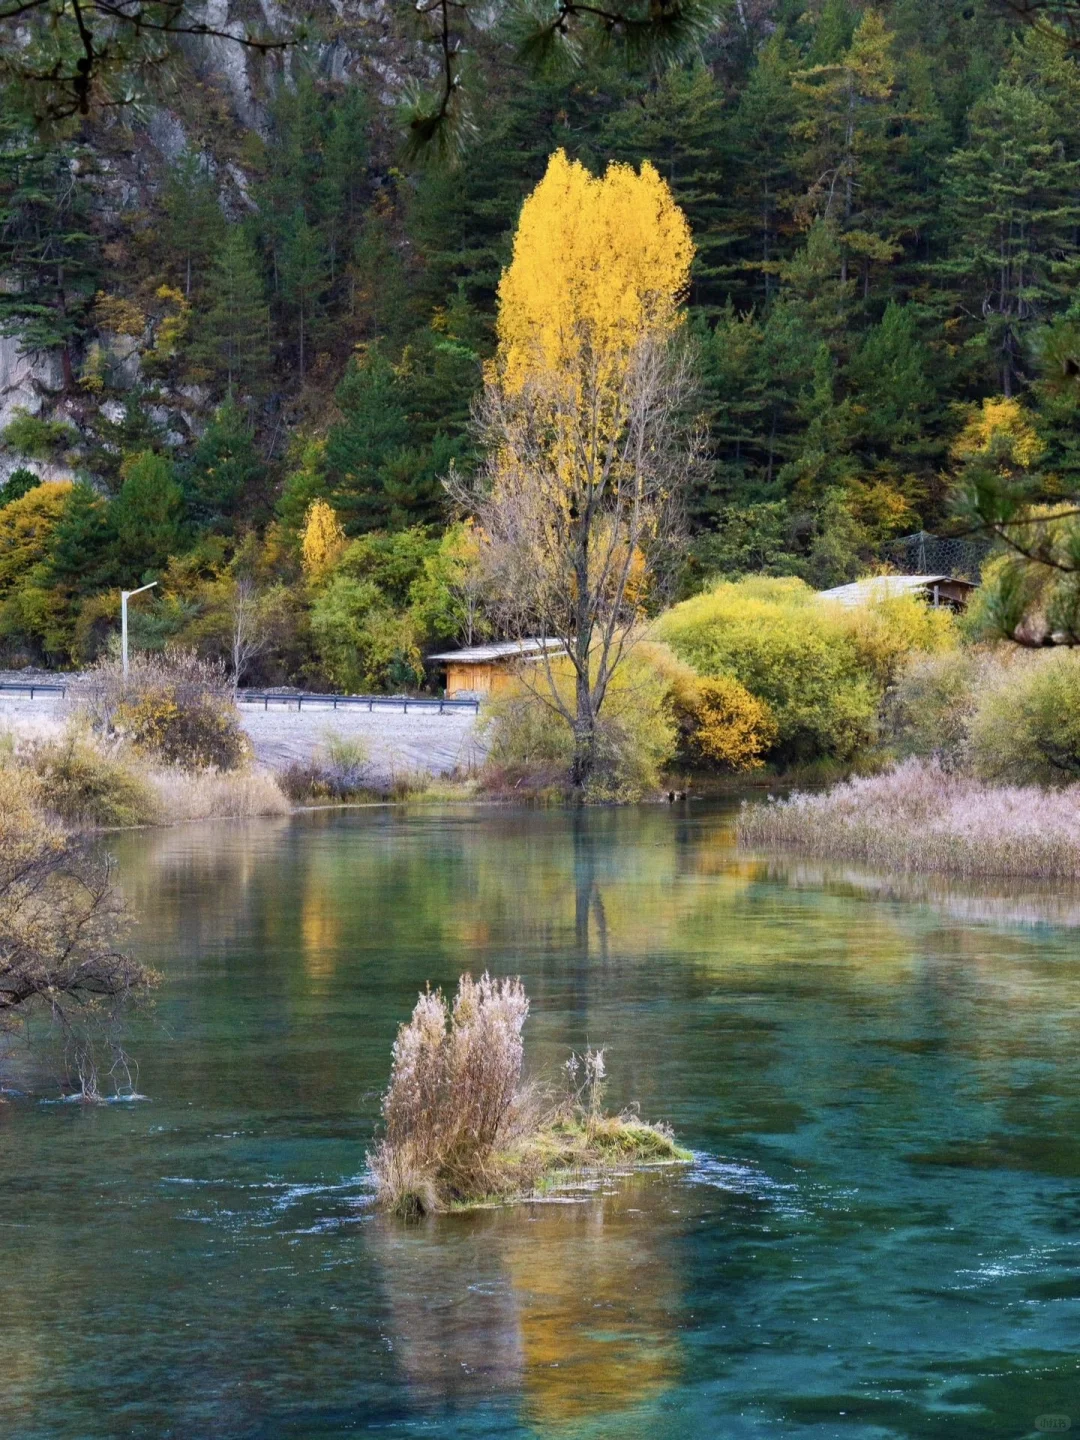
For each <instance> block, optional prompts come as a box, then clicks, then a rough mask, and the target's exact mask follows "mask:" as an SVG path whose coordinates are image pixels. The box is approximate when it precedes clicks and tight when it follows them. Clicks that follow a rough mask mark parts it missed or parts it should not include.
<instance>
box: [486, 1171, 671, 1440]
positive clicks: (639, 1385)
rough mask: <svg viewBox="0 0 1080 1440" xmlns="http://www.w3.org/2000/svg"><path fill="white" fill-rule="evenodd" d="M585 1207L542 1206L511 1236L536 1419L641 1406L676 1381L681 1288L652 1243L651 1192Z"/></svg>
mask: <svg viewBox="0 0 1080 1440" xmlns="http://www.w3.org/2000/svg"><path fill="white" fill-rule="evenodd" d="M624 1185H625V1186H626V1188H623V1187H620V1189H619V1191H618V1193H617V1194H614V1195H606V1196H604V1197H603V1199H601V1200H599V1201H597V1202H595V1203H590V1204H588V1205H582V1206H579V1205H574V1206H563V1205H558V1206H539V1207H537V1208H536V1210H535V1211H534V1213H533V1214H532V1216H531V1217H530V1219H531V1223H530V1224H528V1225H523V1224H522V1225H518V1226H517V1227H516V1228H515V1229H514V1231H513V1233H512V1234H510V1235H508V1236H507V1242H506V1248H505V1256H506V1264H507V1267H508V1269H509V1272H510V1280H511V1283H512V1285H513V1287H514V1292H515V1294H516V1295H517V1299H518V1313H519V1315H520V1325H521V1347H522V1356H523V1364H524V1391H525V1397H526V1405H527V1408H528V1412H529V1419H530V1421H531V1422H532V1423H533V1424H535V1425H537V1426H538V1427H540V1428H541V1430H542V1432H544V1433H547V1429H548V1427H550V1426H557V1425H563V1424H567V1423H568V1422H571V1421H574V1420H578V1419H581V1418H583V1417H585V1416H588V1415H596V1414H610V1413H611V1412H612V1411H626V1410H631V1409H634V1408H635V1407H637V1406H640V1405H642V1404H644V1403H646V1402H647V1401H649V1400H652V1399H654V1398H655V1397H657V1396H658V1395H659V1394H660V1393H662V1392H663V1391H664V1390H665V1389H667V1388H668V1386H670V1385H671V1384H672V1383H673V1382H674V1381H675V1380H676V1378H677V1372H678V1369H679V1351H678V1343H677V1340H676V1338H675V1335H674V1333H673V1325H674V1318H673V1312H674V1309H675V1303H676V1300H677V1293H676V1292H677V1282H676V1275H675V1272H674V1271H673V1270H672V1269H671V1267H670V1264H669V1263H668V1261H667V1257H665V1256H664V1255H662V1253H661V1252H660V1251H659V1249H658V1247H657V1245H656V1243H655V1240H653V1241H652V1243H650V1236H651V1235H654V1234H655V1232H654V1230H653V1227H652V1225H651V1223H650V1219H649V1216H648V1212H647V1210H646V1209H645V1208H643V1202H644V1201H645V1199H646V1196H645V1195H644V1194H643V1193H642V1191H643V1189H645V1188H647V1187H649V1186H652V1188H653V1189H655V1188H656V1187H655V1182H653V1181H652V1180H651V1177H646V1178H645V1182H644V1187H643V1186H642V1185H641V1184H638V1185H636V1186H635V1185H631V1184H629V1183H628V1182H624Z"/></svg>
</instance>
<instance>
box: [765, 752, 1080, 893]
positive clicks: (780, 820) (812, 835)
mask: <svg viewBox="0 0 1080 1440" xmlns="http://www.w3.org/2000/svg"><path fill="white" fill-rule="evenodd" d="M738 838H739V842H740V844H742V845H746V846H752V847H754V848H757V849H765V848H773V847H776V848H781V849H789V850H798V851H802V852H810V853H812V854H815V855H822V856H835V857H838V858H843V859H851V860H859V861H863V862H865V863H866V864H867V865H870V866H875V867H880V868H888V869H892V870H900V871H941V872H946V873H950V874H955V875H1025V876H1032V877H1038V878H1046V879H1075V878H1077V877H1080V787H1078V786H1070V787H1068V788H1065V789H1058V790H1042V789H1038V788H1036V787H1034V786H1015V785H1009V786H1004V785H986V784H983V783H982V782H980V781H978V780H975V779H972V778H970V777H968V776H964V775H960V774H955V773H950V772H948V771H946V770H944V769H943V768H942V767H941V765H939V764H938V763H937V762H936V761H933V762H925V761H920V760H908V761H906V762H905V763H904V764H902V765H898V766H897V767H896V768H895V769H894V770H892V771H890V772H888V773H887V774H884V775H874V776H869V777H865V778H860V779H854V780H848V781H846V782H844V783H843V784H841V785H837V786H835V787H834V788H833V789H832V790H830V791H828V792H827V793H826V794H823V795H810V794H795V795H792V796H791V797H790V798H789V799H787V800H783V801H772V800H770V801H768V802H767V803H745V804H744V805H743V808H742V811H741V812H740V815H739V821H738Z"/></svg>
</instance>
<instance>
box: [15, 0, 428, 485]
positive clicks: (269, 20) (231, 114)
mask: <svg viewBox="0 0 1080 1440" xmlns="http://www.w3.org/2000/svg"><path fill="white" fill-rule="evenodd" d="M259 8H260V11H261V18H262V21H263V22H264V23H265V24H266V25H267V26H269V27H270V29H271V31H272V33H273V34H275V35H279V36H281V37H283V38H284V37H287V36H289V35H290V34H292V33H294V32H295V31H296V29H297V27H298V26H299V25H301V24H303V23H308V24H310V25H311V27H312V29H313V30H314V31H315V32H316V37H317V38H315V39H314V40H312V41H310V42H305V44H304V47H303V51H302V53H300V52H299V51H297V50H294V49H285V50H282V51H278V52H271V53H269V54H266V55H262V54H260V53H259V52H258V51H256V50H253V49H251V48H249V47H247V46H244V45H242V44H239V43H235V42H232V41H230V40H228V39H225V38H217V37H214V38H208V39H192V40H189V41H187V42H186V43H185V45H184V50H183V53H182V55H181V56H180V57H179V59H178V62H177V66H176V68H175V72H174V73H173V74H172V75H171V76H170V77H168V78H167V80H166V82H165V83H164V84H163V85H162V86H161V90H160V93H159V94H158V95H157V96H156V97H155V99H154V102H153V103H152V104H147V105H144V106H140V107H139V108H137V109H135V108H133V109H132V110H131V111H120V112H105V113H104V114H102V115H98V116H94V117H92V118H91V120H90V121H89V122H88V124H87V126H86V129H85V131H84V133H83V135H82V136H81V137H80V144H81V145H82V146H84V147H85V152H86V154H87V155H88V157H89V159H88V161H85V160H84V161H83V162H82V166H83V171H84V181H83V183H85V184H86V185H87V187H88V189H89V193H90V215H91V219H92V225H93V228H94V229H95V231H96V232H97V233H98V234H99V236H100V239H101V242H102V247H103V252H104V253H105V254H106V256H108V255H109V254H110V247H111V248H112V250H113V251H115V252H117V253H118V254H120V253H121V252H122V251H123V250H124V249H125V248H128V249H130V237H131V236H132V235H134V236H135V238H136V240H137V239H138V237H139V235H140V233H144V234H145V233H146V232H149V231H152V230H153V227H154V225H155V224H156V222H157V218H158V213H159V209H160V204H161V196H162V192H163V188H164V186H165V184H166V181H167V177H168V175H169V173H170V171H171V170H173V169H175V167H178V166H180V165H182V164H184V163H187V162H188V158H189V157H194V159H195V161H196V163H197V165H198V166H199V168H200V169H201V170H202V171H203V172H204V173H206V174H208V175H209V176H211V177H212V180H213V184H214V187H215V189H216V192H217V197H218V202H219V204H220V206H221V209H222V212H223V214H224V215H225V217H226V218H227V219H228V220H230V221H236V220H240V219H243V218H244V217H245V216H251V215H253V214H254V213H256V212H257V208H258V207H257V204H256V201H255V199H254V198H253V193H252V192H253V188H254V187H253V180H252V175H251V173H250V169H249V167H248V165H247V164H246V163H245V148H246V145H247V143H248V139H249V137H251V138H253V139H255V140H265V139H266V138H267V136H268V133H269V104H270V102H271V100H272V97H273V96H274V94H275V93H276V92H278V91H279V90H280V88H281V87H290V86H293V85H294V84H295V76H296V73H297V71H298V69H299V68H300V66H304V67H307V69H308V70H309V72H310V73H313V74H314V75H315V77H316V83H317V84H319V85H320V86H324V87H330V88H333V89H334V90H344V89H345V88H347V87H351V86H358V87H361V88H362V90H363V92H364V94H365V96H366V97H368V100H369V104H370V106H371V112H372V117H373V125H372V136H373V143H374V146H375V155H374V160H375V163H376V164H378V163H383V164H386V163H389V161H390V160H391V159H392V156H393V147H394V144H395V134H394V126H393V109H394V107H395V106H396V105H397V104H398V103H399V102H400V100H401V98H402V95H403V93H404V91H405V88H406V86H407V85H408V84H409V82H410V81H414V80H416V79H417V78H423V77H424V75H425V73H426V72H427V71H428V70H429V69H430V66H429V57H428V56H427V55H426V54H425V53H424V51H423V48H422V46H420V45H419V43H418V41H417V39H416V36H415V34H413V35H409V34H406V33H405V31H404V29H403V27H402V25H401V24H400V23H399V22H400V17H401V10H400V7H395V6H394V5H392V4H390V3H388V0H331V3H330V5H329V6H325V5H311V6H310V7H309V8H308V10H307V11H306V12H305V9H304V7H303V5H297V4H296V3H283V4H279V3H278V0H260V5H259ZM205 13H206V19H207V21H208V22H209V23H210V24H211V25H212V26H214V28H215V29H217V30H219V31H222V32H224V33H225V34H235V35H236V36H241V35H243V33H244V26H243V24H242V23H241V22H242V19H243V18H244V17H245V16H246V17H248V18H250V7H247V8H244V7H242V6H239V5H237V4H236V0H207V3H206V7H205ZM113 269H114V270H115V271H116V284H115V286H112V285H110V288H115V289H117V290H118V291H119V292H120V293H121V294H122V293H123V287H124V281H125V274H124V261H123V258H122V256H121V259H120V261H119V264H114V266H113ZM153 343H154V321H153V319H152V318H151V319H150V320H148V322H147V328H146V330H145V332H144V333H143V334H142V335H132V334H117V333H111V332H109V331H107V330H103V329H99V328H95V327H93V326H91V328H90V329H88V330H87V331H86V332H85V333H84V334H83V335H82V336H81V337H80V339H79V341H78V342H77V345H76V347H75V350H74V352H73V353H71V354H69V355H68V356H67V357H66V365H65V362H64V359H63V358H62V356H61V353H60V352H57V351H49V350H44V351H42V350H34V349H32V348H29V347H28V345H27V343H26V341H25V340H24V338H23V337H21V336H19V335H17V334H11V335H7V336H2V337H0V485H2V484H3V483H4V482H5V481H6V479H7V478H8V476H9V475H10V474H11V473H12V471H13V470H14V469H16V468H18V467H20V466H25V467H27V468H30V469H32V470H35V471H37V472H38V473H39V474H40V475H41V476H42V478H44V479H57V478H64V477H69V476H72V475H74V474H75V473H76V471H78V470H79V468H80V461H81V459H82V458H83V455H84V453H85V451H86V449H87V447H88V445H89V443H90V442H91V441H92V439H93V436H94V432H95V430H96V429H97V428H99V427H100V424H101V422H102V421H104V422H106V427H107V426H108V425H109V424H112V425H116V424H119V423H120V421H121V419H122V417H123V413H124V409H125V403H126V401H127V400H129V399H130V398H131V397H132V396H137V397H138V398H139V403H140V404H141V405H142V406H143V408H144V411H145V413H146V414H147V416H148V417H149V418H150V419H151V420H152V421H153V423H154V424H155V425H156V427H157V429H158V431H159V434H160V437H161V440H162V441H163V442H164V444H165V445H166V446H169V447H173V448H175V449H177V450H182V448H183V447H184V446H185V445H187V444H189V443H190V441H191V440H192V439H193V438H194V437H196V436H197V435H198V434H199V433H200V432H201V430H202V429H203V428H204V426H205V423H206V420H207V418H208V415H209V413H210V412H211V411H212V409H213V406H214V404H215V403H217V401H218V400H219V399H220V398H221V397H220V396H219V395H216V394H215V392H214V389H213V387H212V386H207V385H199V384H195V385H192V384H185V385H182V386H181V385H176V384H170V383H169V381H168V380H167V379H163V378H162V377H161V376H160V374H159V375H157V376H156V377H155V378H154V379H153V381H152V383H150V384H149V385H148V384H147V377H146V375H145V373H144V365H143V358H142V357H143V355H144V354H145V353H146V352H147V351H148V349H150V348H152V346H153ZM91 348H92V349H93V350H94V351H95V363H97V364H98V368H99V370H100V372H101V373H102V374H103V375H104V377H105V380H106V382H107V383H105V384H104V385H103V386H101V387H98V389H97V390H95V389H94V388H89V389H88V388H85V387H84V386H82V385H81V384H79V383H76V384H75V385H74V386H72V384H71V383H70V377H71V374H72V373H74V374H75V375H76V376H78V375H79V373H80V371H81V370H82V369H83V368H84V366H85V362H86V359H87V355H88V352H89V351H90V350H91ZM65 368H67V370H68V383H67V384H65ZM281 388H282V390H283V391H284V392H285V393H284V395H283V396H280V395H279V396H278V400H279V401H281V402H282V403H284V404H286V406H287V404H288V399H289V396H288V390H289V380H288V377H284V379H283V380H282V385H281ZM21 413H25V414H27V415H31V416H35V417H38V418H39V419H41V420H43V421H61V422H63V423H65V424H66V425H68V426H70V427H72V428H73V430H74V432H75V434H76V436H77V437H79V438H78V440H77V441H76V442H75V443H74V444H73V445H72V447H70V449H69V450H68V451H67V452H65V454H64V455H62V456H56V457H53V458H50V459H42V458H40V457H39V456H36V455H27V454H25V453H21V452H20V451H19V450H18V449H17V448H15V447H13V446H12V445H11V444H10V443H5V442H4V440H3V432H4V430H5V429H6V427H7V426H8V425H9V424H10V423H11V421H12V420H13V419H15V418H16V417H17V416H19V415H20V414H21ZM277 424H278V426H279V428H280V417H279V419H278V421H277ZM90 478H91V479H93V477H92V476H91V477H90Z"/></svg>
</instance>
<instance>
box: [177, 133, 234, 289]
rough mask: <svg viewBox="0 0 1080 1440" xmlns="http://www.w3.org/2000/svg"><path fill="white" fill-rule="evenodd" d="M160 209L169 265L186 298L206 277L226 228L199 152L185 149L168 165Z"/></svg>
mask: <svg viewBox="0 0 1080 1440" xmlns="http://www.w3.org/2000/svg"><path fill="white" fill-rule="evenodd" d="M162 209H163V211H164V219H165V225H164V226H163V227H162V229H163V234H162V239H163V240H164V242H165V248H166V254H167V257H168V262H169V266H170V269H172V267H173V266H179V270H180V278H179V281H178V283H179V285H180V288H181V289H182V290H183V292H184V295H185V296H186V297H187V298H188V299H190V298H191V296H192V295H193V294H197V293H198V292H199V291H201V290H202V289H203V288H204V287H205V286H206V284H207V283H208V281H209V280H210V273H211V265H212V261H213V257H214V256H215V255H216V254H217V253H218V251H219V249H220V247H221V244H222V242H223V240H224V238H225V229H226V222H225V216H224V215H223V213H222V210H221V203H220V201H219V199H218V193H217V187H216V185H215V184H214V181H213V178H212V176H211V175H210V173H209V171H208V170H207V169H206V166H205V164H204V163H203V162H202V161H201V159H200V157H199V156H197V155H193V154H191V153H190V151H185V152H184V154H183V155H181V156H180V158H179V160H178V161H177V162H176V163H175V164H174V165H172V166H171V167H170V169H169V174H168V179H167V180H166V182H165V188H164V192H163V194H162Z"/></svg>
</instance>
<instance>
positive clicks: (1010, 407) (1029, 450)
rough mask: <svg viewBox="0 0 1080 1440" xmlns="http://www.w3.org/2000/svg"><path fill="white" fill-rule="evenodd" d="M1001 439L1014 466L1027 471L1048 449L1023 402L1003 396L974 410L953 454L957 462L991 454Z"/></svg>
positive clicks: (953, 449)
mask: <svg viewBox="0 0 1080 1440" xmlns="http://www.w3.org/2000/svg"><path fill="white" fill-rule="evenodd" d="M1000 439H1004V440H1005V441H1006V442H1007V444H1008V446H1009V450H1010V452H1011V457H1012V461H1013V463H1014V464H1016V465H1020V466H1024V467H1026V466H1029V465H1034V463H1035V461H1036V460H1038V458H1039V456H1040V455H1041V454H1042V452H1043V449H1044V446H1043V443H1042V441H1041V440H1040V439H1039V437H1038V435H1037V434H1036V433H1035V429H1034V427H1033V426H1032V425H1031V424H1030V423H1029V422H1028V420H1027V418H1026V416H1025V414H1024V408H1023V406H1022V405H1021V404H1020V402H1019V400H1014V399H1011V398H1007V397H1006V396H1004V395H999V396H996V397H994V398H992V399H989V400H984V401H983V402H982V408H981V409H979V410H972V412H971V414H970V415H969V416H968V421H967V424H966V425H965V426H964V428H963V430H962V431H961V432H960V434H959V435H958V436H957V437H956V439H955V440H954V441H953V443H952V447H951V452H950V453H951V454H952V457H953V459H954V460H970V459H971V458H973V457H974V456H976V455H985V454H987V453H988V452H989V450H990V449H991V447H992V446H993V444H994V441H995V440H1000Z"/></svg>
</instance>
